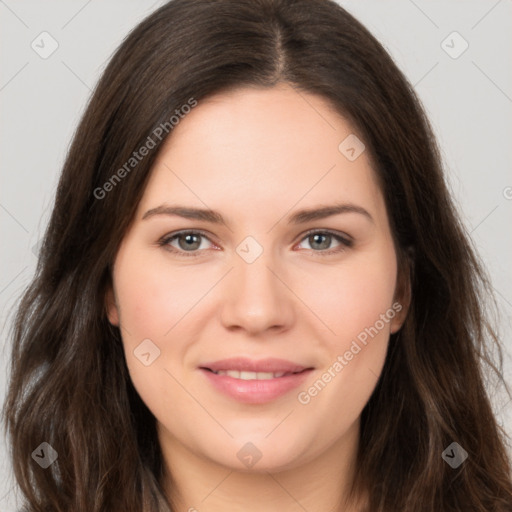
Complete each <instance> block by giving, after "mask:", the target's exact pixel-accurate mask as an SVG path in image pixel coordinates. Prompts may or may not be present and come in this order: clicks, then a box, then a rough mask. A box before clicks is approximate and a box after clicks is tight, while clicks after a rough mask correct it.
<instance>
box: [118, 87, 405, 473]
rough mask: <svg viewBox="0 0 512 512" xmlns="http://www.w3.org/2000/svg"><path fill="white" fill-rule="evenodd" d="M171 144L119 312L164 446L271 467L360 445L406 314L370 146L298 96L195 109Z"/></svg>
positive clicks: (280, 91)
mask: <svg viewBox="0 0 512 512" xmlns="http://www.w3.org/2000/svg"><path fill="white" fill-rule="evenodd" d="M171 135H172V136H171V137H170V138H169V139H168V140H167V142H166V144H165V145H164V147H163V149H162V151H161V153H160V155H159V157H158V159H157V162H156V164H155V166H154V169H153V171H152V175H151V177H150V180H149V184H148V186H147V188H146V190H145V192H144V195H143V198H142V200H141V202H140V204H139V206H138V210H137V213H136V217H135V219H134V222H133V224H132V226H131V228H130V230H129V231H128V233H127V234H126V236H125V238H124V240H123V242H122V244H121V247H120V249H119V252H118V254H117V257H116V260H115V265H114V271H113V282H114V287H113V291H114V297H115V301H114V299H113V297H112V294H109V301H108V303H109V306H108V312H109V319H110V321H111V322H112V323H113V324H116V325H120V326H121V332H122V338H123V344H124V349H125V355H126V361H127V364H128V368H129V372H130V376H131V378H132V380H133V384H134V386H135V388H136V389H137V391H138V393H139V394H140V396H141V398H142V400H143V401H144V402H145V403H146V404H147V406H148V408H149V409H150V410H151V412H152V413H153V415H154V416H155V417H156V420H157V425H158V432H159V438H160V442H161V444H162V447H163V450H164V451H167V453H170V454H171V453H173V451H174V452H176V451H181V452H182V453H189V454H194V455H195V456H197V457H200V458H201V459H202V460H205V461H208V462H214V463H217V464H222V465H225V466H228V467H231V468H237V469H240V470H248V469H252V468H253V466H254V469H253V471H258V470H261V471H263V470H277V469H289V468H294V467H298V466H299V465H301V464H303V463H305V462H307V461H311V460H313V459H314V458H316V457H319V456H320V455H322V454H325V453H327V452H329V451H330V450H332V451H333V452H332V453H335V451H336V450H337V449H339V447H340V446H342V445H343V444H346V443H348V442H349V441H350V443H352V444H354V442H355V440H356V438H357V432H358V426H359V417H360V414H361V411H362V409H363V408H364V406H365V404H366V403H367V401H368V399H369V398H370V396H371V394H372V391H373V390H374V388H375V385H376V383H377V379H378V377H379V375H380V373H381V370H382V367H383V364H384V360H385V355H386V349H387V344H388V339H389V335H390V332H395V331H396V330H398V329H399V327H400V325H401V322H402V320H403V316H404V313H405V311H406V307H405V305H404V306H403V307H402V305H401V304H400V303H399V301H400V298H399V297H396V296H395V288H396V281H397V262H396V255H395V250H394V245H393V241H392V235H391V232H390V227H389V223H388V217H387V214H386V208H385V204H384V199H383V196H382V193H381V190H380V189H379V186H378V183H377V181H376V177H375V174H374V171H373V170H372V169H371V167H370V162H369V160H368V156H367V153H366V152H365V151H364V147H363V146H362V145H361V142H360V141H359V140H358V139H356V138H355V136H354V135H353V129H352V128H351V126H350V125H349V124H348V123H347V122H346V121H345V120H344V119H343V118H341V117H340V116H339V115H337V114H336V113H335V112H334V111H333V109H332V108H330V107H329V105H328V104H327V103H326V102H325V101H324V100H323V99H322V98H320V97H318V96H315V95H311V94H308V93H304V92H300V93H299V92H298V91H296V90H294V89H292V88H291V87H290V86H287V85H282V86H279V87H276V88H272V89H255V88H245V89H239V90H237V91H235V92H230V93H226V94H219V95H217V96H215V97H212V98H210V99H208V100H204V101H200V102H199V104H198V106H196V107H195V108H194V109H192V111H191V112H190V113H189V114H187V115H186V116H185V117H184V118H183V119H182V120H181V121H180V123H179V124H178V125H177V126H176V127H175V128H174V130H173V133H172V134H171ZM347 137H348V138H347ZM121 192H122V191H121ZM178 207H179V209H180V210H176V209H177V208H178ZM329 208H333V210H332V211H330V212H329V211H328V209H329ZM334 208H338V210H336V211H334ZM324 209H326V210H325V211H324ZM173 212H174V213H173ZM213 212H215V213H213ZM315 212H317V213H315ZM322 212H323V213H322ZM180 213H181V214H180ZM221 219H222V220H221ZM184 231H185V232H189V233H188V234H186V233H185V234H183V233H182V234H181V235H180V234H179V233H180V232H184ZM311 231H314V232H313V233H310V232H311ZM315 232H316V234H315ZM212 370H214V371H220V373H214V371H212ZM226 372H229V373H226ZM297 372H299V373H297ZM283 374H284V375H283Z"/></svg>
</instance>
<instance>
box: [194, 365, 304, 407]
mask: <svg viewBox="0 0 512 512" xmlns="http://www.w3.org/2000/svg"><path fill="white" fill-rule="evenodd" d="M201 371H202V372H203V373H204V374H205V375H206V377H207V378H208V379H209V381H210V382H211V383H212V385H213V386H214V387H215V388H216V389H217V390H218V391H220V392H222V393H224V394H225V395H228V396H230V397H231V398H234V399H235V400H237V401H239V402H243V403H246V404H263V403H266V402H270V401H271V400H275V399H276V398H279V397H280V396H282V395H285V394H286V393H288V392H290V391H291V390H292V389H295V388H296V387H298V386H300V385H301V384H302V383H303V382H304V381H305V380H306V379H307V378H308V376H309V374H310V373H311V372H312V369H308V370H304V371H302V372H300V373H294V374H292V375H286V376H284V377H277V378H274V379H266V380H256V379H251V380H242V379H235V378H233V377H228V376H227V375H217V374H216V373H213V372H211V371H210V370H205V369H203V368H201Z"/></svg>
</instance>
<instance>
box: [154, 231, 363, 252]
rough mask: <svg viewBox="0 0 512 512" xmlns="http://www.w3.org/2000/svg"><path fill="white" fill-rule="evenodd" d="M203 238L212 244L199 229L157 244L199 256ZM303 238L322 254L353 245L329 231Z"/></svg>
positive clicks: (344, 237) (170, 235) (172, 250)
mask: <svg viewBox="0 0 512 512" xmlns="http://www.w3.org/2000/svg"><path fill="white" fill-rule="evenodd" d="M204 240H208V241H209V242H210V243H211V244H212V242H211V240H210V239H209V238H208V236H207V235H206V234H205V233H203V232H201V231H180V232H178V233H171V234H169V235H166V236H164V237H162V238H161V239H160V240H159V241H158V245H160V246H162V247H164V248H165V249H166V250H168V251H170V252H173V253H175V254H178V255H179V256H185V257H194V256H200V255H201V250H206V249H208V247H204V245H203V241H204ZM305 240H306V241H308V242H309V244H310V246H311V247H312V248H313V249H312V250H313V252H315V253H318V254H319V255H322V256H324V255H325V256H328V255H331V254H335V253H336V254H337V253H340V252H343V251H344V250H345V249H347V248H348V247H352V245H353V240H352V239H351V238H350V237H348V235H345V236H342V235H341V234H338V233H334V232H331V231H320V230H316V231H309V232H308V233H306V235H305V236H304V237H303V238H302V241H301V243H303V241H305ZM333 241H335V242H337V243H338V246H336V247H334V248H332V247H331V244H332V242H333Z"/></svg>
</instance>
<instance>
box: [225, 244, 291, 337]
mask: <svg viewBox="0 0 512 512" xmlns="http://www.w3.org/2000/svg"><path fill="white" fill-rule="evenodd" d="M234 256H235V259H234V262H235V263H234V265H235V268H234V269H233V271H232V272H230V273H229V276H228V277H227V279H226V281H225V284H224V289H223V298H222V302H223V305H222V312H221V321H222V324H223V325H224V327H225V328H226V329H229V330H236V329H238V330H244V331H246V332H247V333H248V334H251V335H257V334H259V333H264V332H265V331H268V330H273V331H282V330H287V329H288V328H290V326H291V325H292V323H293V321H294V319H295V308H294V297H295V296H294V294H293V293H292V291H290V287H292V286H290V285H291V284H290V283H287V282H286V281H287V279H286V276H285V275H284V273H283V271H282V270H281V271H280V270H279V268H280V267H279V265H277V264H276V261H275V259H273V258H271V255H270V252H268V253H267V251H263V254H261V256H260V257H259V258H258V259H256V261H254V262H252V263H247V262H246V261H244V260H243V259H242V258H240V257H239V256H238V255H234Z"/></svg>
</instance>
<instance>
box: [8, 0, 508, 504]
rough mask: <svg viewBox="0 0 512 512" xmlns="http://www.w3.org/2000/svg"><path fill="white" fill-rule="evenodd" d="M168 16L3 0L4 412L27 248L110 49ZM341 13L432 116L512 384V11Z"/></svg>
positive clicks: (503, 0)
mask: <svg viewBox="0 0 512 512" xmlns="http://www.w3.org/2000/svg"><path fill="white" fill-rule="evenodd" d="M162 3H163V2H161V1H160V2H156V3H154V2H150V1H146V2H144V1H140V0H138V1H135V0H132V1H124V2H123V1H120V0H117V1H115V0H103V1H101V2H100V1H99V0H89V1H86V0H76V1H75V0H72V1H70V0H67V1H55V0H53V1H50V0H47V1H45V2H41V1H36V0H32V1H28V0H21V1H15V0H5V1H3V0H0V23H1V30H0V38H1V41H0V55H1V68H0V69H1V74H0V104H1V106H0V108H1V113H2V114H1V118H0V130H1V137H0V144H1V148H0V154H1V175H0V180H1V181H0V230H1V233H0V236H1V240H2V244H1V247H2V249H1V251H0V258H1V260H0V270H1V273H0V308H1V309H0V311H1V318H0V326H1V328H2V331H1V333H2V338H1V341H0V343H1V344H2V351H1V352H0V365H1V366H0V399H1V400H3V397H4V394H5V387H6V377H5V372H6V371H7V358H8V355H9V349H10V345H9V339H8V328H9V321H10V318H11V314H12V309H13V306H14V305H15V303H16V300H17V298H18V297H19V295H20V293H21V292H22V291H23V289H24V288H25V287H26V286H27V284H28V283H29V281H30V278H31V276H32V275H33V272H34V269H35V264H36V257H35V254H34V253H35V252H36V251H35V250H33V247H34V246H36V245H37V242H38V241H39V239H40V237H41V235H42V233H43V231H44V228H45V225H46V222H47V220H48V217H49V213H50V210H51V205H52V200H53V196H54V192H55V186H56V183H57V179H58V174H59V171H60V169H61V166H62V164H63V161H64V157H65V154H66V151H67V148H68V145H69V143H70V140H71V138H72V135H73V132H74V129H75V127H76V124H77V121H78V119H79V118H80V116H81V113H82V112H83V109H84V107H85V104H86V102H87V100H88V98H89V96H90V92H91V89H92V87H93V86H94V84H95V83H96V81H97V79H98V78H99V75H100V73H101V71H102V70H103V69H104V67H105V64H106V62H107V61H108V59H109V57H110V56H111V54H112V52H113V51H114V49H115V48H116V47H117V46H118V45H119V43H120V42H121V40H122V39H123V38H124V36H125V35H126V34H127V32H128V31H129V30H131V28H133V27H134V26H135V25H136V24H137V23H138V22H139V21H140V20H142V18H143V17H145V16H146V15H147V14H149V13H150V12H151V11H153V10H154V9H156V8H157V7H158V6H160V5H161V4H162ZM339 3H341V5H343V6H345V7H346V8H347V9H348V10H349V11H350V12H351V13H352V14H354V15H355V16H356V18H358V19H359V20H361V21H362V22H363V23H364V24H365V25H366V26H367V27H368V28H369V29H370V31H371V32H372V33H373V34H374V35H375V36H376V37H377V38H378V39H379V40H380V41H381V42H382V43H383V44H384V46H385V47H386V48H387V50H388V51H389V52H390V53H391V55H392V56H393V57H394V59H395V60H396V62H397V64H398V65H399V67H400V68H401V69H402V70H403V71H404V72H405V74H406V76H407V77H408V78H409V80H410V81H411V83H412V84H414V86H415V88H416V90H417V92H418V94H419V96H420V98H421V100H422V101H423V103H424V105H425V107H426V110H427V113H428V115H429V117H430V120H431V122H432V124H433V126H434V129H435V131H436V134H437V136H438V139H439V142H440V145H441V148H442V152H443V157H444V161H445V164H446V168H447V172H448V180H449V185H450V187H451V189H452V191H453V194H454V197H455V199H456V202H457V204H458V206H459V210H460V214H461V216H462V219H463V221H464V223H465V225H466V226H467V229H468V231H469V232H470V233H471V237H472V239H473V241H474V243H475V245H476V247H477V249H478V251H479V253H480V255H481V257H482V259H483V261H484V263H485V265H486V266H487V269H488V270H489V273H490V275H491V278H492V283H493V286H494V289H495V291H496V297H497V300H498V305H499V308H500V313H501V316H500V319H499V325H500V331H501V335H502V340H503V347H504V350H505V357H506V359H505V375H506V377H507V380H508V381H509V382H510V381H511V374H512V361H511V353H512V348H511V335H510V327H511V324H512V322H511V309H512V291H511V290H512V286H511V284H512V276H511V272H510V261H511V256H512V239H511V236H510V226H511V224H512V222H511V221H512V175H511V173H510V165H511V162H512V149H511V146H512V144H511V140H512V139H511V133H512V130H511V128H512V115H511V113H512V67H511V66H510V62H511V61H512V59H511V57H512V56H511V53H512V44H511V39H512V36H511V34H512V2H511V1H510V0H499V1H496V0H490V1H486V0H480V1H463V0H456V1H446V0H442V1H425V0H424V1H420V0H414V1H413V0H396V1H390V0H359V1H356V0H354V1H341V2H339ZM43 31H47V32H48V33H49V34H51V36H52V38H54V39H55V40H56V41H57V43H58V45H59V46H58V48H57V50H56V51H55V52H54V53H53V54H52V55H51V56H49V57H48V58H46V59H43V58H41V57H40V56H39V54H38V53H36V51H34V50H33V49H32V47H31V44H32V42H33V41H34V40H35V43H34V44H39V46H40V47H41V46H42V45H43V43H41V42H40V41H41V37H40V34H41V33H42V32H43ZM454 31H457V32H458V33H459V34H460V35H461V36H462V38H463V39H464V40H465V41H467V43H468V44H469V47H468V49H467V50H466V51H465V52H464V53H462V54H461V55H458V53H459V52H460V51H461V49H463V44H464V43H463V41H462V40H461V39H458V36H450V34H452V32H454ZM448 36H450V37H448ZM447 37H448V39H447ZM443 41H445V43H443ZM44 44H45V48H46V49H48V48H49V47H50V41H49V40H48V39H46V40H45V43H44ZM447 51H448V52H449V53H451V54H452V55H451V56H450V55H449V54H448V53H447ZM454 56H456V57H457V58H454ZM507 261H508V262H509V263H508V264H507V263H506V262H507ZM493 401H494V408H495V412H496V415H497V417H498V420H499V421H500V423H501V424H503V425H504V426H505V428H506V430H507V432H508V433H509V435H512V404H511V403H510V402H508V398H507V397H506V396H505V395H503V394H501V395H496V394H493ZM34 448H35V447H34ZM9 464H10V463H9V460H8V456H7V447H6V443H5V441H4V437H3V435H2V436H1V437H0V510H1V511H2V512H13V511H14V510H15V499H14V498H15V493H14V490H13V485H14V481H13V478H12V474H11V471H10V467H9Z"/></svg>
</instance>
